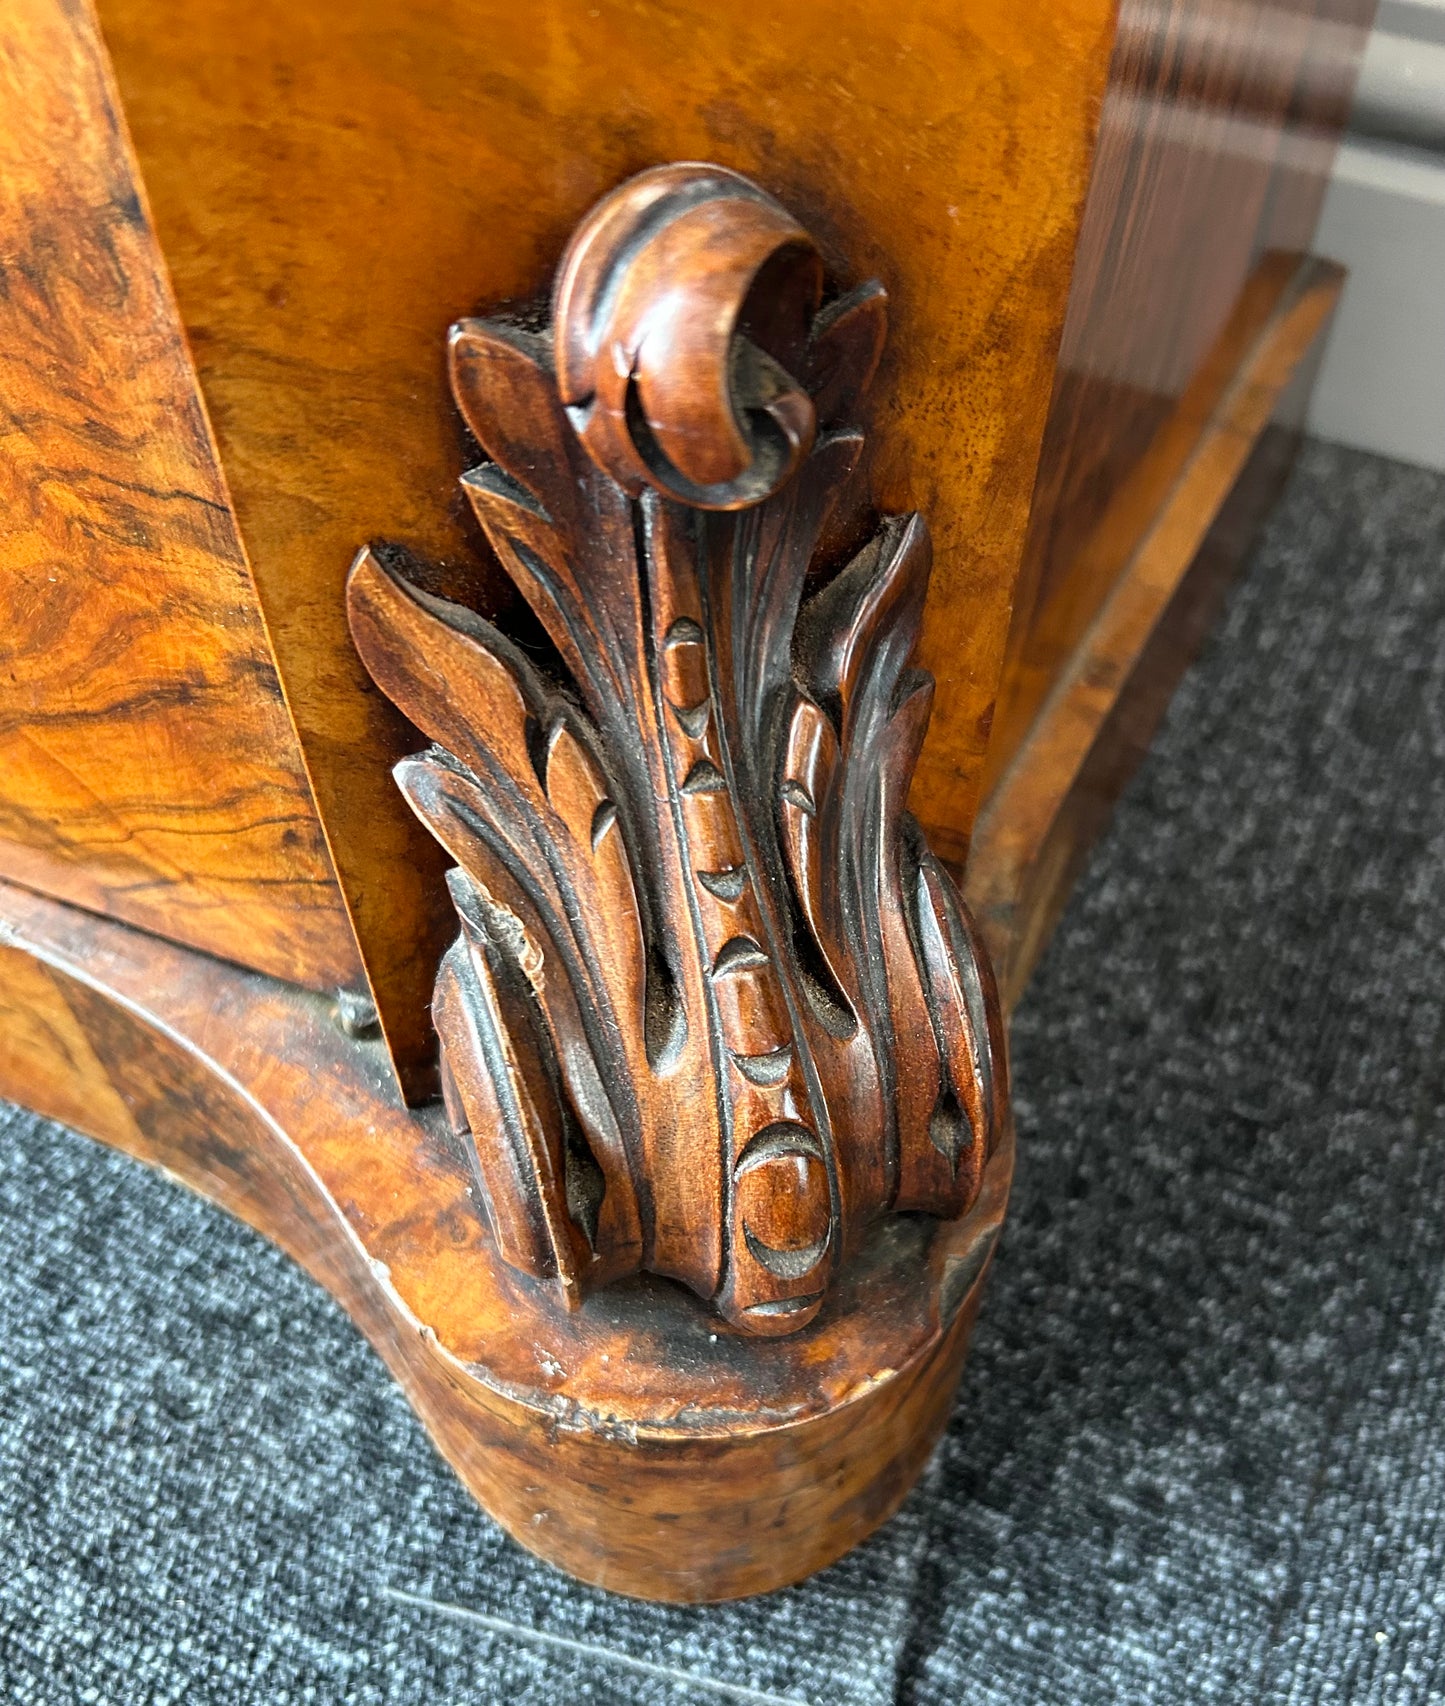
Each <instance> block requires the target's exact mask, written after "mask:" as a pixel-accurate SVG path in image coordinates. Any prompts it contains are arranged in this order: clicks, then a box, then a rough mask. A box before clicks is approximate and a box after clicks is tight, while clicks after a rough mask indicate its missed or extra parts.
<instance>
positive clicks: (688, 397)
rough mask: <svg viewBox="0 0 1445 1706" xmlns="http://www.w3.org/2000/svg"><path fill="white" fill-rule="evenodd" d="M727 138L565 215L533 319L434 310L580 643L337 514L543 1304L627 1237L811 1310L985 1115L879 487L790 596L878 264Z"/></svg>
mask: <svg viewBox="0 0 1445 1706" xmlns="http://www.w3.org/2000/svg"><path fill="white" fill-rule="evenodd" d="M821 292H822V273H821V266H820V263H819V260H818V256H817V252H816V250H815V249H814V247H813V245H812V243H811V242H810V240H809V239H808V237H807V235H806V233H805V232H803V230H802V229H801V227H800V226H798V225H797V223H796V222H795V221H794V220H793V219H792V218H791V216H790V215H789V214H788V213H787V212H786V211H785V210H784V209H783V208H782V207H780V206H779V205H778V204H777V203H776V202H775V201H773V200H772V199H771V198H770V197H768V196H766V195H765V194H764V193H763V192H762V191H761V190H759V189H757V188H756V186H754V185H752V184H750V183H748V182H747V180H745V179H743V178H740V177H738V176H737V175H736V174H734V173H731V172H727V171H724V170H723V169H721V168H719V167H716V166H704V165H674V166H666V167H662V168H659V169H657V170H655V171H651V172H645V173H643V174H642V175H641V176H640V177H637V178H634V179H633V180H631V182H629V183H627V184H624V185H623V186H622V187H621V188H620V189H619V190H617V191H616V192H614V193H613V194H612V195H611V196H609V197H607V198H606V199H605V200H604V201H603V202H602V203H601V204H600V205H599V206H598V207H597V208H595V209H594V210H593V212H592V213H591V214H589V215H588V216H587V218H586V219H585V220H584V221H583V223H582V225H581V226H580V227H579V229H578V231H577V233H576V235H575V236H574V238H573V240H572V242H571V244H570V246H569V248H568V250H567V253H566V255H565V257H564V258H563V261H562V264H561V266H560V268H559V271H558V275H557V281H556V285H555V289H554V294H553V318H552V329H551V332H550V333H548V334H538V333H535V332H531V331H527V330H523V329H520V328H519V327H517V326H515V325H512V324H509V323H507V322H503V321H498V320H464V321H462V322H460V323H459V324H458V325H456V326H455V327H453V329H452V333H451V344H450V350H451V374H452V386H453V392H454V395H455V397H456V401H457V404H458V406H459V408H460V409H461V411H462V414H463V416H464V417H465V419H466V421H467V424H468V425H469V427H470V428H471V430H472V432H473V433H474V434H475V436H476V438H477V440H478V442H479V443H480V444H481V445H482V446H483V448H484V449H485V450H486V452H487V454H488V456H489V457H490V458H491V460H490V461H488V462H485V463H484V464H482V466H480V467H478V468H475V469H472V470H470V471H469V472H468V473H466V474H464V475H463V476H462V485H463V489H464V490H465V492H466V494H467V497H468V499H469V500H470V502H471V504H472V506H473V509H474V510H475V512H476V515H477V517H478V519H479V521H480V522H481V525H482V527H483V528H484V529H485V531H486V533H487V536H488V538H489V539H490V541H491V543H492V545H493V546H494V548H495V549H496V551H497V554H498V556H499V558H500V560H501V562H502V564H503V565H504V567H505V568H506V570H507V572H508V573H509V574H510V575H511V577H512V579H513V580H514V581H515V583H516V585H517V587H518V588H519V590H520V591H521V592H522V594H523V595H524V596H525V598H526V599H527V601H528V603H529V604H530V605H531V606H532V609H533V610H534V611H535V612H536V614H537V616H538V617H539V618H540V620H541V622H542V624H543V625H544V627H545V628H546V631H547V633H548V635H549V636H550V638H551V640H552V642H553V644H554V645H555V647H556V650H557V652H558V654H559V655H560V658H561V661H562V664H563V666H564V668H565V671H566V675H567V679H566V680H565V681H558V680H553V679H550V678H548V677H547V676H546V675H544V674H543V672H542V671H541V670H540V669H539V668H538V667H537V666H536V665H535V664H534V663H533V661H532V660H531V659H530V658H529V657H528V656H527V655H526V654H524V653H523V652H522V651H521V650H520V649H519V648H518V647H517V646H516V645H514V644H513V643H512V642H511V641H509V640H508V639H507V638H506V637H505V636H504V635H502V634H501V633H500V632H498V631H497V630H496V629H495V628H494V627H492V626H491V625H490V624H489V623H487V622H485V621H483V620H482V619H481V618H480V617H478V616H476V615H474V614H472V613H471V612H470V611H467V610H463V609H461V608H459V607H457V606H455V605H449V604H445V603H443V602H441V601H439V600H437V599H434V598H431V597H429V596H427V595H426V594H424V593H422V592H420V591H419V590H417V589H416V588H414V587H412V586H410V585H408V584H407V582H406V581H405V580H403V579H402V578H401V577H400V576H399V575H397V574H396V573H394V572H393V571H392V570H390V569H388V568H387V567H386V566H385V565H384V564H383V562H382V560H381V558H380V557H379V556H378V555H377V554H376V553H375V552H373V551H370V550H367V551H363V552H362V553H361V554H360V556H359V557H358V559H357V561H356V563H355V565H354V566H353V568H352V571H351V577H350V580H349V583H348V602H349V613H350V620H351V626H352V632H353V635H354V637H355V640H356V644H357V647H358V649H359V651H360V653H361V656H362V658H363V660H364V661H365V663H366V666H367V668H368V669H369V670H370V672H371V674H372V675H373V677H374V678H375V680H376V681H377V683H378V685H379V686H380V687H381V688H382V689H383V691H385V692H386V693H387V694H388V695H389V696H390V697H391V698H392V699H393V700H394V701H395V702H396V704H397V705H398V706H400V708H401V709H402V710H403V711H404V712H405V713H406V715H407V716H408V717H410V718H411V720H412V721H413V722H414V723H416V724H417V726H418V727H419V728H421V729H422V730H423V731H424V733H426V734H427V735H428V736H429V737H430V738H431V739H432V740H433V741H434V742H435V743H436V744H435V745H434V746H433V747H432V748H431V750H430V751H428V752H425V753H422V754H420V755H419V756H417V757H415V758H411V759H407V760H405V761H404V762H403V763H402V764H401V765H400V766H398V769H397V778H398V781H399V783H400V785H401V787H402V789H403V790H404V792H405V793H406V796H407V798H408V800H409V801H410V802H411V805H412V807H413V809H414V810H415V811H416V812H417V813H418V815H419V816H420V817H421V819H422V821H423V822H424V823H426V824H427V826H428V827H429V828H430V829H431V831H432V833H433V834H434V835H436V836H437V838H438V839H439V840H440V841H441V843H442V844H443V845H444V846H445V847H446V849H447V850H448V852H449V853H450V854H451V855H452V857H453V858H454V859H455V860H456V862H457V864H456V869H455V870H453V871H452V872H451V874H450V877H449V883H450V886H451V892H452V897H453V900H454V902H455V905H456V910H457V915H458V918H459V921H460V925H461V933H460V936H459V937H458V940H457V942H456V944H455V945H454V946H453V947H452V948H451V949H450V950H449V952H448V953H447V955H446V957H445V958H444V960H443V962H442V966H441V970H440V972H439V975H438V979H437V986H436V994H435V999H434V1004H433V1011H434V1014H435V1018H436V1025H437V1030H438V1032H439V1034H440V1037H441V1045H442V1062H443V1084H444V1088H445V1094H446V1101H447V1107H448V1111H449V1114H450V1117H451V1120H452V1123H453V1125H454V1128H455V1129H456V1131H457V1133H458V1134H459V1136H460V1137H461V1138H463V1139H464V1140H465V1142H466V1143H467V1144H468V1145H469V1147H470V1149H471V1153H472V1156H473V1159H474V1163H475V1168H476V1173H477V1178H478V1180H479V1182H480V1186H481V1190H482V1195H483V1199H484V1201H485V1204H486V1208H487V1213H488V1216H489V1218H490V1221H491V1225H492V1230H493V1233H494V1236H495V1238H496V1241H497V1246H498V1249H499V1252H500V1253H501V1255H502V1256H503V1257H504V1258H505V1259H506V1260H507V1261H508V1262H509V1263H511V1264H512V1265H513V1266H515V1267H516V1268H518V1269H520V1270H521V1271H523V1272H525V1273H529V1274H531V1275H533V1276H534V1277H535V1278H536V1279H537V1280H538V1281H539V1282H544V1283H549V1284H552V1285H554V1286H556V1287H557V1288H558V1289H559V1291H560V1293H561V1295H562V1296H563V1297H565V1298H566V1299H567V1300H568V1301H570V1302H574V1303H575V1302H580V1300H581V1299H582V1298H583V1297H584V1296H585V1295H586V1293H587V1292H588V1291H590V1290H592V1289H593V1288H595V1287H597V1286H600V1285H603V1284H605V1283H607V1282H609V1281H612V1280H616V1279H618V1278H621V1277H623V1276H625V1275H628V1274H632V1273H636V1272H639V1271H643V1270H646V1271H649V1272H652V1273H657V1274H663V1275H668V1276H670V1277H672V1278H674V1279H676V1280H679V1281H681V1282H682V1283H683V1284H685V1285H687V1286H690V1287H691V1288H692V1289H693V1290H694V1291H696V1292H697V1293H698V1294H699V1295H701V1296H702V1297H704V1298H708V1299H711V1300H712V1301H713V1302H714V1304H715V1306H716V1308H717V1309H718V1310H719V1312H720V1313H721V1314H722V1315H723V1316H724V1317H726V1319H727V1320H729V1321H730V1322H732V1323H734V1324H735V1325H736V1326H737V1327H739V1328H742V1329H745V1330H747V1331H750V1332H753V1333H763V1334H776V1333H780V1332H790V1331H793V1330H796V1329H798V1328H800V1327H802V1326H804V1325H805V1324H806V1323H807V1322H808V1321H809V1320H811V1319H812V1317H813V1316H814V1315H815V1314H816V1313H817V1311H818V1309H819V1308H820V1307H821V1306H822V1304H823V1302H824V1299H825V1296H826V1294H827V1292H828V1289H829V1287H830V1284H831V1283H832V1281H833V1280H834V1278H835V1276H836V1275H837V1273H838V1272H839V1269H840V1268H841V1267H842V1265H843V1264H844V1263H846V1262H847V1260H848V1258H849V1255H850V1253H851V1252H852V1251H853V1250H854V1249H855V1248H856V1247H857V1245H858V1243H859V1241H860V1240H861V1239H862V1238H863V1237H864V1235H865V1234H866V1233H867V1231H868V1229H869V1228H870V1226H871V1225H872V1224H873V1223H874V1222H875V1221H876V1220H877V1219H878V1217H879V1216H880V1215H883V1214H886V1213H889V1212H893V1211H901V1210H913V1211H924V1212H927V1213H930V1214H934V1215H939V1216H945V1217H953V1216H957V1215H960V1214H963V1213H964V1212H966V1211H967V1210H968V1209H969V1207H970V1206H971V1205H972V1204H973V1203H974V1201H975V1199H976V1198H977V1196H978V1193H979V1190H980V1187H981V1184H982V1179H983V1172H984V1168H985V1166H986V1164H987V1161H988V1158H989V1156H990V1154H991V1153H992V1150H993V1147H994V1144H995V1140H996V1137H997V1136H998V1134H999V1133H1000V1132H1001V1130H1002V1129H1003V1122H1004V1120H1005V1118H1006V1103H1007V1088H1006V1079H1005V1064H1004V1044H1003V1032H1002V1024H1001V1019H1000V1013H999V1006H998V1000H997V996H996V993H995V990H994V986H993V981H992V976H991V974H990V971H989V968H988V966H987V963H986V960H985V956H984V952H983V949H982V947H981V945H980V943H979V940H978V938H977V936H976V934H975V932H974V930H973V928H972V925H971V922H970V920H969V918H968V916H967V913H966V912H965V910H964V908H963V905H962V903H961V901H960V900H959V897H958V894H957V892H956V890H955V888H954V885H953V882H952V880H951V878H950V877H949V876H948V874H947V873H946V872H945V871H944V869H943V868H942V866H941V865H940V864H939V863H938V861H937V860H936V859H935V858H934V857H933V855H932V854H931V853H930V852H929V850H928V848H927V846H926V844H925V842H924V840H923V837H922V834H921V832H920V831H919V829H918V826H917V825H916V823H915V822H914V821H913V819H912V818H911V817H910V816H909V815H908V813H907V811H906V809H905V808H906V800H907V794H908V784H909V780H910V778H911V776H912V772H913V767H914V763H915V761H916V758H917V755H918V751H919V747H920V745H921V743H922V740H923V736H924V733H925V730H926V728H927V724H928V717H929V711H930V707H931V703H932V695H933V682H932V679H931V678H930V677H929V676H927V675H925V674H924V673H923V672H921V671H919V670H917V669H914V668H912V667H911V662H910V660H911V657H912V653H913V649H914V644H915V640H916V638H917V633H918V627H919V623H920V620H921V617H922V611H923V601H924V594H925V591H926V589H927V582H928V573H929V563H930V548H929V540H928V532H927V528H926V527H925V525H924V523H923V521H922V519H921V518H920V517H918V516H916V515H915V516H910V517H903V518H895V519H892V520H888V521H885V522H884V524H883V526H882V528H881V530H880V531H879V533H878V534H877V536H876V537H875V538H874V539H873V540H872V541H871V543H870V544H868V545H867V546H866V547H865V548H864V549H863V550H862V551H861V552H860V553H859V554H858V556H857V557H855V558H854V560H853V561H852V562H851V563H849V564H848V565H847V567H845V568H844V569H843V570H842V571H841V572H840V573H839V574H837V575H836V576H835V577H834V578H833V579H832V580H830V581H829V582H828V583H827V584H826V585H824V586H823V587H822V589H821V590H820V591H818V592H817V593H815V594H814V596H813V597H812V598H811V599H810V600H809V601H808V602H807V604H806V605H804V604H803V603H802V593H803V584H804V579H805V576H806V574H807V571H808V568H809V564H810V561H811V559H812V557H813V554H814V552H815V549H816V547H817V542H818V539H819V537H820V534H821V533H822V530H823V527H824V524H825V522H826V520H827V518H828V515H829V512H830V509H831V507H832V505H833V502H834V500H835V497H836V495H837V493H838V491H839V489H840V487H841V486H842V484H843V482H844V480H845V479H846V477H847V475H848V474H849V473H850V471H851V470H852V468H853V467H854V465H855V463H856V461H857V458H858V455H859V452H860V449H861V445H862V438H861V435H860V434H859V433H858V432H857V431H856V430H852V429H849V428H847V427H844V426H841V425H840V424H839V423H840V421H841V419H842V418H843V416H844V415H845V414H846V412H847V411H848V409H849V408H850V407H851V405H852V404H853V402H854V401H855V399H856V398H857V396H858V395H859V393H860V392H861V390H862V389H863V387H864V386H865V385H866V384H867V382H868V380H869V378H870V377H871V375H872V372H873V370H874V367H875V366H876V364H877V359H878V355H879V351H880V349H881V345H882V340H883V332H884V310H885V298H884V293H883V291H882V288H881V287H880V286H879V285H877V284H867V285H864V286H862V287H861V288H860V289H858V290H855V291H853V292H851V293H850V294H847V295H845V296H842V297H840V298H837V299H836V300H834V301H833V302H831V303H830V304H829V305H828V306H826V307H823V308H821V310H820V308H819V302H820V299H821Z"/></svg>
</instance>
